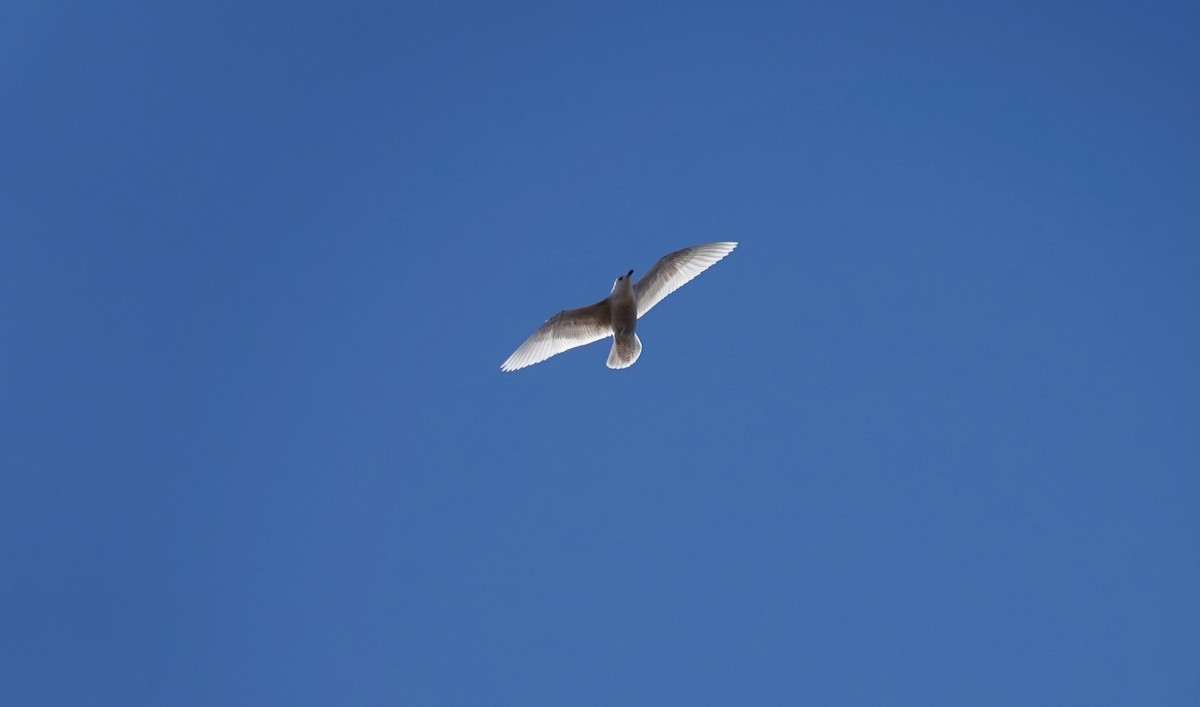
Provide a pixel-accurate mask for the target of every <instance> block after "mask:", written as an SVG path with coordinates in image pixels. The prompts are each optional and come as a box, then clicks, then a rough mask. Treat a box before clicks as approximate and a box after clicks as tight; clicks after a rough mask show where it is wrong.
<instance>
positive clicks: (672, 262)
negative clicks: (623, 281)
mask: <svg viewBox="0 0 1200 707" xmlns="http://www.w3.org/2000/svg"><path fill="white" fill-rule="evenodd" d="M736 247H737V243H733V242H723V243H706V244H704V245H694V246H692V247H690V248H684V249H683V250H677V251H675V252H674V253H668V254H667V255H664V256H663V257H661V258H659V259H658V262H657V263H655V264H654V266H653V267H651V268H650V269H649V270H647V271H646V274H645V275H643V276H642V277H641V279H640V280H638V281H637V282H636V283H634V285H633V291H634V293H635V294H636V295H637V308H638V313H637V315H638V317H641V316H642V315H643V314H645V313H646V312H649V311H650V308H651V307H653V306H654V305H656V304H658V303H659V302H661V301H662V299H663V298H664V297H666V296H667V295H669V294H671V293H672V292H674V291H675V290H678V289H679V288H680V287H683V286H684V285H686V284H687V283H689V282H691V281H692V278H694V277H696V276H697V275H699V274H700V273H702V272H704V271H705V270H708V269H709V268H710V267H712V265H713V264H714V263H716V262H717V261H718V260H720V259H721V258H724V257H725V256H727V255H729V254H730V253H732V252H733V249H734V248H736Z"/></svg>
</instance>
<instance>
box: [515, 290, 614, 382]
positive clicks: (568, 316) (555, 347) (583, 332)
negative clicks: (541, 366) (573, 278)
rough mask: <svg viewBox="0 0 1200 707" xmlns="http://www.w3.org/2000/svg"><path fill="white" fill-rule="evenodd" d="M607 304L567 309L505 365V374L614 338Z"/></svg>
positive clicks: (602, 302)
mask: <svg viewBox="0 0 1200 707" xmlns="http://www.w3.org/2000/svg"><path fill="white" fill-rule="evenodd" d="M610 322H611V317H610V316H609V308H608V300H607V299H605V300H603V301H601V302H597V303H596V304H592V305H588V306H587V307H580V308H578V309H564V310H563V311H561V312H559V313H558V314H555V315H554V316H553V317H550V318H549V319H547V320H546V323H545V324H542V325H541V326H540V327H538V329H537V331H535V332H533V334H532V335H531V336H530V337H529V338H528V339H526V340H525V343H523V344H521V346H520V347H519V348H518V349H517V350H516V351H514V352H513V354H512V356H509V357H508V360H506V361H505V362H504V363H503V364H501V365H500V370H502V371H515V370H518V369H521V368H524V367H526V366H532V365H533V364H535V363H541V362H542V361H545V360H546V359H548V358H550V357H551V356H555V355H558V354H560V353H562V352H563V351H568V350H570V349H573V348H575V347H577V346H583V345H584V344H590V343H592V342H593V341H599V340H600V339H603V338H604V337H606V336H612V333H613V332H612V325H611V323H610Z"/></svg>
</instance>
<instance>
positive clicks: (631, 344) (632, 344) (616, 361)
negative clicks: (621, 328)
mask: <svg viewBox="0 0 1200 707" xmlns="http://www.w3.org/2000/svg"><path fill="white" fill-rule="evenodd" d="M641 355H642V340H641V339H639V338H638V337H637V334H633V335H632V336H629V337H627V338H618V337H615V336H614V337H613V345H612V350H611V351H609V352H608V367H609V368H629V367H630V366H632V365H633V362H634V361H636V360H638V356H641Z"/></svg>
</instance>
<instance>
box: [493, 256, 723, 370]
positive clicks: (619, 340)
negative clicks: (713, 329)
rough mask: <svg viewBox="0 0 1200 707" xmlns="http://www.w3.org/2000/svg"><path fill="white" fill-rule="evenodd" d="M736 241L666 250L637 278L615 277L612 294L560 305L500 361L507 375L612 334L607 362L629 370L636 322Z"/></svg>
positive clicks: (637, 344)
mask: <svg viewBox="0 0 1200 707" xmlns="http://www.w3.org/2000/svg"><path fill="white" fill-rule="evenodd" d="M736 247H737V243H735V242H732V241H722V242H719V243H705V244H703V245H694V246H691V247H688V248H683V249H681V250H677V251H675V252H673V253H668V254H666V255H664V256H663V257H661V258H659V259H658V262H656V263H655V264H654V265H653V266H652V267H651V268H650V269H649V270H647V271H646V274H645V275H643V276H642V277H641V278H640V279H639V280H638V281H637V282H634V281H633V271H632V270H630V271H629V272H627V273H625V274H624V275H620V276H618V277H617V279H616V280H614V281H613V286H612V292H610V293H609V295H608V297H605V298H604V299H602V300H600V301H599V302H597V303H596V304H592V305H588V306H586V307H579V308H578V309H564V310H563V311H561V312H559V313H558V314H555V315H554V316H553V317H550V318H549V319H547V320H546V322H545V323H544V324H542V325H541V326H540V327H538V329H537V331H535V332H533V334H532V335H531V336H530V337H529V338H528V339H526V340H525V343H523V344H521V346H520V347H518V348H517V350H516V351H514V352H513V354H512V355H511V356H509V357H508V359H507V360H505V361H504V363H502V364H501V365H500V370H501V371H504V372H506V373H508V372H511V371H516V370H520V369H522V368H525V367H526V366H532V365H533V364H535V363H541V362H542V361H545V360H546V359H548V358H550V357H551V356H556V355H558V354H560V353H562V352H564V351H569V350H570V349H573V348H576V347H578V346H583V345H585V344H590V343H592V342H593V341H599V340H601V339H604V338H607V337H610V336H611V337H613V343H612V349H610V350H609V353H608V361H607V362H606V365H607V366H608V367H609V368H629V367H630V366H632V365H633V364H634V362H635V361H637V360H638V357H639V356H641V355H642V341H641V339H639V338H638V336H637V333H636V332H635V329H636V328H637V320H638V319H640V318H642V317H643V316H645V314H646V312H649V311H650V310H651V309H652V308H653V307H654V305H656V304H658V303H659V302H661V301H662V300H663V298H664V297H666V296H667V295H669V294H671V293H672V292H674V291H675V290H678V289H679V288H680V287H683V286H684V285H686V284H687V283H688V282H691V280H692V278H694V277H696V276H697V275H699V274H700V273H702V272H704V271H705V270H707V269H709V268H710V267H712V266H713V265H714V264H715V263H716V262H717V261H718V260H720V259H722V258H724V257H725V256H727V255H729V254H730V253H732V252H733V249H734V248H736Z"/></svg>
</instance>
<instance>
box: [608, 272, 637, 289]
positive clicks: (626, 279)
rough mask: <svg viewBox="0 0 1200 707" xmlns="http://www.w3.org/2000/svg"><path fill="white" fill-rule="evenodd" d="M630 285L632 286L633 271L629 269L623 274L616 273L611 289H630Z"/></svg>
mask: <svg viewBox="0 0 1200 707" xmlns="http://www.w3.org/2000/svg"><path fill="white" fill-rule="evenodd" d="M632 287H633V271H632V270H630V271H629V272H627V273H625V274H624V275H618V276H617V279H616V280H613V288H612V291H613V292H616V291H617V290H628V289H631V288H632Z"/></svg>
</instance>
